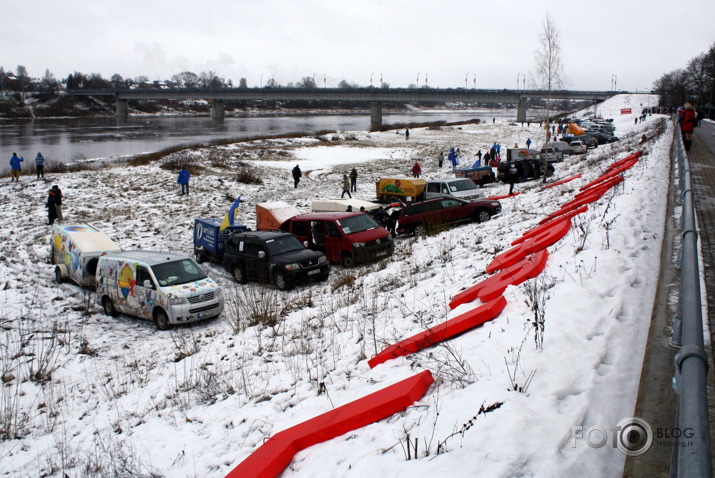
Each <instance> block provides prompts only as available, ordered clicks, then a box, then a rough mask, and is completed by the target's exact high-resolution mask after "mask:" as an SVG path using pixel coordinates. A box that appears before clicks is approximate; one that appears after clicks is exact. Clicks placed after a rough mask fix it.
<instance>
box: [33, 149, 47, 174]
mask: <svg viewBox="0 0 715 478" xmlns="http://www.w3.org/2000/svg"><path fill="white" fill-rule="evenodd" d="M35 168H37V179H40V177H42V179H44V178H45V157H44V156H42V153H37V156H35Z"/></svg>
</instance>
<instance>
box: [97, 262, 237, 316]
mask: <svg viewBox="0 0 715 478" xmlns="http://www.w3.org/2000/svg"><path fill="white" fill-rule="evenodd" d="M96 283H97V301H98V302H99V304H101V305H102V308H103V309H104V313H105V314H107V315H111V316H116V315H117V313H119V312H121V313H123V314H127V315H132V316H134V317H140V318H144V319H148V320H153V321H154V322H155V323H156V326H157V328H158V329H159V330H167V329H170V328H171V326H172V325H175V324H186V323H190V322H195V321H197V320H203V319H210V318H212V317H217V316H219V315H221V312H223V296H222V294H221V288H220V287H219V285H218V284H217V283H216V282H214V280H213V279H211V278H210V277H208V276H207V275H206V273H205V272H204V271H203V269H201V267H200V266H199V265H198V264H197V263H196V262H194V261H193V259H191V258H190V257H188V256H184V255H181V254H172V253H170V252H155V251H124V252H119V253H115V254H107V255H105V256H102V257H100V258H99V263H98V264H97V277H96Z"/></svg>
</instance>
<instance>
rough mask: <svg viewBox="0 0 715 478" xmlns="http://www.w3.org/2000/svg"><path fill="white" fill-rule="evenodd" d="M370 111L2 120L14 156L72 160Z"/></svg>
mask: <svg viewBox="0 0 715 478" xmlns="http://www.w3.org/2000/svg"><path fill="white" fill-rule="evenodd" d="M493 117H497V118H500V119H502V120H503V119H513V118H515V117H516V110H514V109H493V110H492V109H489V110H471V111H455V112H451V111H435V112H412V113H394V114H393V113H383V124H384V125H390V124H398V123H422V122H429V121H447V122H459V121H466V120H470V119H473V118H481V119H482V120H484V121H487V120H489V121H490V120H491V119H492V118H493ZM369 127H370V115H369V114H367V113H365V114H352V115H324V114H319V115H304V116H258V117H245V118H231V117H227V118H226V119H225V120H224V121H222V122H212V121H211V120H210V119H209V118H206V117H176V116H151V117H146V116H142V117H136V116H135V117H131V116H130V117H129V118H128V119H127V120H126V121H124V122H119V121H118V120H117V119H115V118H77V119H70V118H59V119H58V118H54V119H34V120H24V121H10V120H6V121H0V147H1V148H0V149H1V151H2V152H1V153H0V154H2V155H4V156H6V157H7V158H10V156H11V154H12V153H13V152H17V154H18V156H23V157H24V158H25V159H26V160H31V159H32V158H34V157H35V155H36V154H37V153H38V152H42V154H43V156H45V158H46V159H47V160H48V161H60V162H73V161H77V160H84V159H105V158H106V159H116V158H122V157H127V156H133V155H136V154H141V153H148V152H155V151H159V150H161V149H164V148H168V147H173V146H177V145H182V144H187V145H188V144H196V143H202V142H209V141H212V140H218V139H226V138H236V139H242V138H247V137H255V136H263V135H280V134H289V133H296V132H301V133H306V134H313V133H316V132H318V131H325V130H330V131H367V130H368V129H369Z"/></svg>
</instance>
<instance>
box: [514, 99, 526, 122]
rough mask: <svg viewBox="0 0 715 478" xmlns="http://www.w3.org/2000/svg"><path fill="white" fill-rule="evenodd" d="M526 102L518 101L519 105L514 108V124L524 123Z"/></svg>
mask: <svg viewBox="0 0 715 478" xmlns="http://www.w3.org/2000/svg"><path fill="white" fill-rule="evenodd" d="M526 106H527V105H526V100H521V101H519V105H518V106H517V108H516V122H517V123H523V122H525V121H526Z"/></svg>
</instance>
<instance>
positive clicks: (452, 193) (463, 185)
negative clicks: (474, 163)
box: [424, 178, 481, 201]
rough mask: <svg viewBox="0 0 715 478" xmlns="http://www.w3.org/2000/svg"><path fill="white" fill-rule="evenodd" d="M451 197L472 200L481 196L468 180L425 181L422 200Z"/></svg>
mask: <svg viewBox="0 0 715 478" xmlns="http://www.w3.org/2000/svg"><path fill="white" fill-rule="evenodd" d="M446 196H449V197H453V198H459V199H466V200H468V201H469V200H473V199H477V198H479V197H480V196H481V194H480V193H479V187H478V186H477V185H476V184H474V181H472V180H471V179H469V178H444V179H432V180H429V181H427V187H425V194H424V199H434V198H438V197H446Z"/></svg>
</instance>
